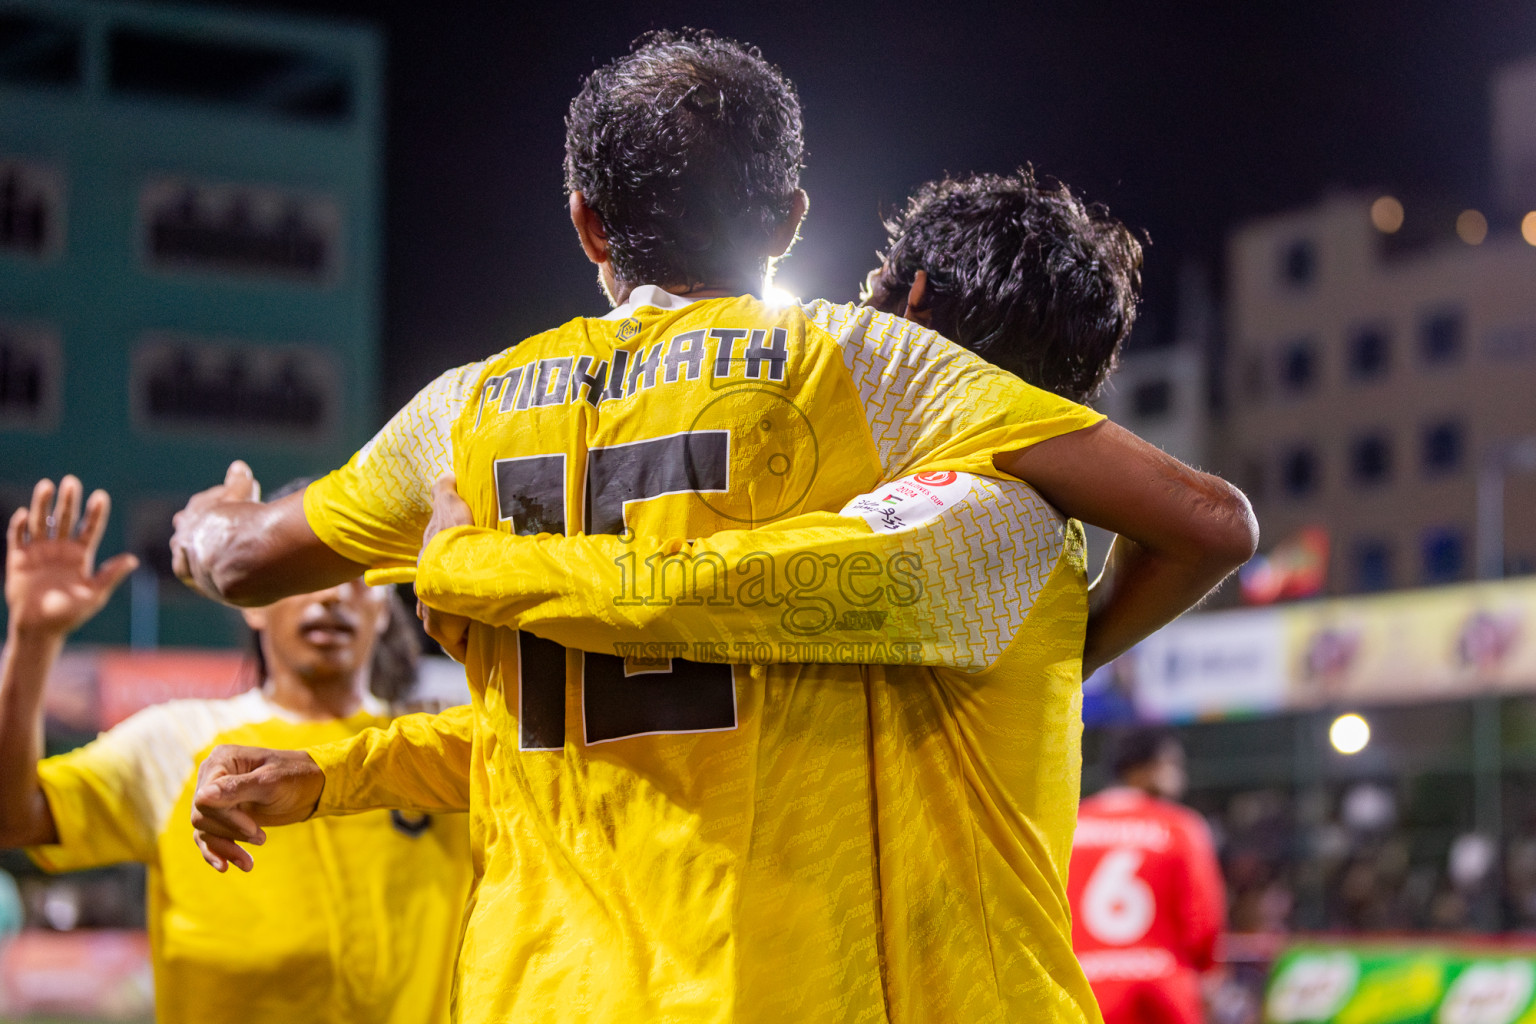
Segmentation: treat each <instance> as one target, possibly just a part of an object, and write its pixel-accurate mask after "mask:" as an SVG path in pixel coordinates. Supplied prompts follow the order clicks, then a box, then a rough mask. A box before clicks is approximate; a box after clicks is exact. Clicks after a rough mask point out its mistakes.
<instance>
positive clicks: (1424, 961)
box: [1264, 943, 1536, 1024]
mask: <svg viewBox="0 0 1536 1024" xmlns="http://www.w3.org/2000/svg"><path fill="white" fill-rule="evenodd" d="M1264 1020H1265V1022H1266V1024H1536V949H1532V950H1521V951H1513V950H1501V949H1498V948H1497V947H1460V948H1458V947H1455V946H1445V945H1430V944H1425V945H1417V944H1407V943H1405V944H1402V945H1384V944H1369V943H1337V944H1334V943H1305V944H1300V945H1296V946H1293V947H1291V948H1290V949H1288V950H1286V951H1285V953H1283V954H1282V955H1281V956H1280V958H1279V959H1277V960H1276V961H1275V965H1274V969H1273V970H1272V971H1271V972H1270V978H1269V986H1268V991H1267V993H1266V995H1265V999H1264Z"/></svg>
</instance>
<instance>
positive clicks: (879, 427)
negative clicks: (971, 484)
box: [801, 299, 1004, 479]
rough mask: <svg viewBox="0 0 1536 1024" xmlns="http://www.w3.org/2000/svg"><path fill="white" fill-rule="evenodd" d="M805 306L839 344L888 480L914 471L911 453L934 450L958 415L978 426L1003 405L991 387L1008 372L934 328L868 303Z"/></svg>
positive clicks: (822, 302) (809, 316)
mask: <svg viewBox="0 0 1536 1024" xmlns="http://www.w3.org/2000/svg"><path fill="white" fill-rule="evenodd" d="M801 309H802V312H804V313H805V315H806V317H807V318H809V319H810V321H811V322H812V323H813V324H815V325H816V326H817V327H819V328H821V329H822V330H824V331H826V332H827V333H829V334H831V335H832V336H833V337H834V338H836V339H837V344H838V348H839V349H840V350H841V351H842V354H843V363H844V365H845V366H847V368H848V373H849V375H850V376H852V378H853V383H854V386H855V387H856V388H857V389H858V392H859V399H860V401H861V402H862V403H863V405H864V415H865V418H866V419H867V420H868V421H869V431H870V435H871V436H872V438H873V439H874V442H875V448H876V450H877V451H878V452H879V453H880V464H881V468H882V469H883V470H884V473H885V477H886V479H892V478H894V477H898V476H905V475H906V474H908V473H910V472H912V471H913V469H914V464H913V460H912V459H911V458H909V457H908V454H907V453H908V452H912V451H921V450H928V451H932V450H933V448H934V447H935V443H934V442H935V441H942V439H943V437H944V435H945V434H947V433H949V432H950V430H949V425H950V424H951V423H953V422H954V416H955V412H956V411H957V410H958V411H959V412H960V414H961V415H962V416H963V417H964V418H965V419H966V420H967V421H969V422H974V421H975V420H976V419H977V418H978V411H980V410H986V409H988V408H990V407H993V406H996V405H997V402H998V399H997V396H996V395H995V394H994V393H993V392H992V390H991V389H990V388H989V387H988V384H989V382H990V379H991V378H992V376H993V375H994V374H1002V373H1004V371H1002V370H999V369H997V368H996V367H994V366H993V365H992V364H991V363H988V362H987V361H986V360H984V359H982V358H981V357H980V356H977V355H975V354H974V353H972V352H968V351H966V350H965V349H963V348H961V347H960V346H958V345H956V344H954V343H953V342H951V341H948V340H947V339H945V338H942V337H940V336H939V335H938V334H937V333H935V332H933V331H930V330H928V329H926V328H923V327H919V326H918V325H917V324H914V323H912V322H911V321H910V320H904V319H902V318H901V317H899V316H895V315H894V314H891V313H879V312H876V311H875V310H873V309H870V308H869V307H867V306H854V305H843V306H835V305H833V304H832V303H830V302H827V301H826V300H825V299H818V300H817V301H816V302H813V303H810V304H809V305H806V306H803V307H801ZM978 371H979V372H978ZM925 434H926V435H929V436H928V437H927V438H925V437H924V435H925Z"/></svg>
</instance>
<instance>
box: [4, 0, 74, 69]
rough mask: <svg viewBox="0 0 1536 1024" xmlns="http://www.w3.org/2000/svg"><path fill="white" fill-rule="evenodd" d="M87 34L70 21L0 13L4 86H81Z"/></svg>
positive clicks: (15, 13)
mask: <svg viewBox="0 0 1536 1024" xmlns="http://www.w3.org/2000/svg"><path fill="white" fill-rule="evenodd" d="M84 39H85V33H84V31H83V30H82V29H81V27H80V25H79V23H77V22H72V21H69V20H68V19H55V18H46V17H40V16H38V15H36V14H24V13H22V12H21V11H5V12H4V13H0V82H5V83H7V84H9V85H78V84H79V82H80V69H81V66H82V64H83V60H82V55H83V54H84V52H85V43H84Z"/></svg>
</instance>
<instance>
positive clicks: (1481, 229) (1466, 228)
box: [1456, 210, 1488, 245]
mask: <svg viewBox="0 0 1536 1024" xmlns="http://www.w3.org/2000/svg"><path fill="white" fill-rule="evenodd" d="M1456 234H1457V235H1458V236H1459V237H1460V238H1461V240H1462V241H1463V242H1466V243H1467V244H1468V245H1482V244H1483V239H1485V238H1487V237H1488V218H1487V217H1484V216H1483V215H1482V213H1480V212H1479V211H1477V210H1462V211H1461V214H1460V216H1458V217H1457V218H1456Z"/></svg>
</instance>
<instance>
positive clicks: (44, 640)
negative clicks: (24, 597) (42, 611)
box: [5, 614, 70, 655]
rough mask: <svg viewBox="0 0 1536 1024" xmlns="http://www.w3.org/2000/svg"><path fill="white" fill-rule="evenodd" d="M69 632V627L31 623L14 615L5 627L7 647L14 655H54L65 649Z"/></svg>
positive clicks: (56, 624)
mask: <svg viewBox="0 0 1536 1024" xmlns="http://www.w3.org/2000/svg"><path fill="white" fill-rule="evenodd" d="M69 632H70V628H69V627H68V626H64V625H60V624H58V623H46V622H45V623H40V622H29V621H27V620H26V619H24V618H22V617H20V616H17V615H15V614H12V615H11V618H10V621H9V622H7V623H6V627H5V646H6V649H7V650H8V651H9V652H10V653H11V654H12V655H28V654H31V655H38V654H41V655H53V654H57V653H58V652H59V651H60V650H62V649H63V647H64V639H65V637H67V636H68V635H69Z"/></svg>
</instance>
